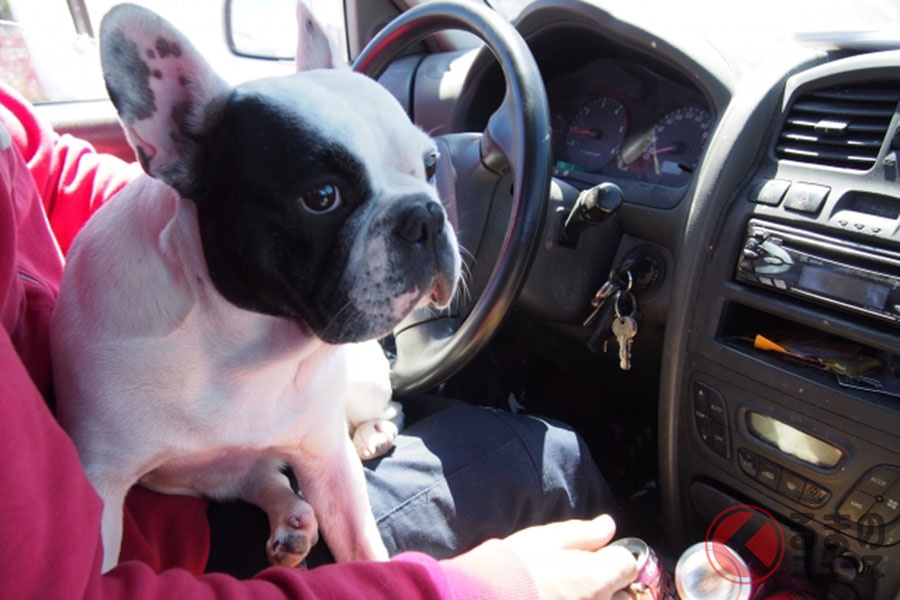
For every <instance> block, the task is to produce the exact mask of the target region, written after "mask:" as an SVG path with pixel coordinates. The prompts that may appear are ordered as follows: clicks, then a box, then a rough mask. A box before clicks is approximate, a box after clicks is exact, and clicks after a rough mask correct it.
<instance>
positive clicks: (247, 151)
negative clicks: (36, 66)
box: [100, 3, 460, 343]
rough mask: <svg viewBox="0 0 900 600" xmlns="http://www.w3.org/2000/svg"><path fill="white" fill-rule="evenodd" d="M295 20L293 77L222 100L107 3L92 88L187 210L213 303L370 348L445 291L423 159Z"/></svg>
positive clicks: (455, 266)
mask: <svg viewBox="0 0 900 600" xmlns="http://www.w3.org/2000/svg"><path fill="white" fill-rule="evenodd" d="M297 13H298V20H299V31H300V42H299V44H298V60H297V64H298V69H299V71H298V72H297V73H295V74H293V75H290V76H286V77H278V78H270V79H262V80H259V81H254V82H250V83H246V84H242V85H238V86H237V87H231V86H229V85H227V84H226V83H225V82H224V81H223V80H222V79H221V78H220V77H219V76H217V75H216V74H215V73H214V72H213V71H212V69H211V68H210V67H209V65H208V64H207V62H206V61H205V60H204V59H203V58H202V57H201V56H200V55H199V54H198V53H197V51H196V49H195V48H194V47H193V46H192V45H191V43H190V42H189V41H188V40H187V39H186V38H185V37H184V36H183V35H182V34H181V33H180V32H179V31H178V30H176V29H175V28H174V27H173V26H172V25H171V24H169V23H168V22H166V21H164V20H163V19H161V18H160V17H159V16H157V15H155V14H154V13H152V12H149V11H147V10H145V9H142V8H139V7H136V6H132V5H121V6H118V7H116V8H114V9H113V10H112V11H110V13H109V14H108V15H107V16H106V17H105V18H104V20H103V23H102V25H101V30H100V49H101V59H102V64H103V72H104V78H105V80H106V86H107V89H108V90H109V94H110V97H111V99H112V101H113V103H114V104H115V106H116V109H117V110H118V112H119V115H120V118H121V120H122V122H123V125H124V127H125V130H126V134H127V135H128V138H129V140H130V142H131V144H132V145H133V146H134V148H135V152H136V154H137V156H138V159H139V160H140V162H141V164H142V165H143V167H144V169H145V171H146V172H147V173H149V174H150V175H151V176H153V177H157V178H159V179H161V180H163V181H165V182H166V183H167V184H169V185H170V186H172V187H173V188H175V189H176V190H177V191H178V192H179V193H180V194H181V195H182V196H183V197H185V198H188V199H190V200H193V201H194V202H195V203H196V205H197V218H198V222H199V228H200V237H201V240H202V245H203V252H204V256H205V259H206V264H207V268H208V270H209V274H210V277H211V279H212V281H213V283H214V284H215V286H216V288H217V289H218V290H219V292H220V293H221V294H222V295H223V296H224V297H225V298H226V299H227V300H228V301H229V302H231V303H233V304H235V305H237V306H240V307H242V308H246V309H249V310H254V311H258V312H262V313H267V314H272V315H276V316H282V317H288V318H291V319H294V320H295V321H297V322H299V323H301V324H302V325H303V326H304V327H307V328H308V329H310V330H311V331H312V333H314V334H315V335H317V336H319V337H320V338H322V339H323V340H325V341H327V342H330V343H343V342H349V341H360V340H364V339H368V338H373V337H379V336H381V335H384V334H386V333H388V332H389V331H390V330H391V329H392V328H393V327H394V326H395V325H396V324H397V323H398V322H399V321H400V320H401V319H402V318H403V317H404V316H406V314H408V313H409V312H410V310H412V309H413V308H414V307H415V306H417V305H421V304H424V303H427V302H429V301H431V302H434V303H435V304H437V305H439V306H445V305H446V304H447V303H449V301H450V299H451V297H452V295H453V293H454V291H455V286H456V281H457V278H458V276H459V268H460V261H459V253H458V250H457V246H456V238H455V236H454V233H453V231H452V228H451V226H450V224H449V223H448V222H447V219H446V214H445V212H444V209H443V207H442V205H441V203H440V202H439V200H438V198H437V194H436V191H435V188H434V183H433V175H434V170H435V164H436V161H437V159H438V157H437V151H436V148H435V145H434V142H433V141H432V140H431V139H430V138H429V137H428V136H427V135H425V134H424V133H423V132H422V131H421V130H420V129H418V128H417V127H416V126H415V125H413V124H412V123H411V122H410V120H409V118H408V117H407V115H406V114H405V112H404V111H403V109H402V108H401V106H400V105H399V103H398V102H397V101H396V100H395V99H394V98H393V96H391V95H390V94H389V93H388V92H387V91H386V90H385V89H384V88H382V87H381V86H380V85H379V84H378V83H376V82H374V81H372V80H371V79H369V78H367V77H364V76H362V75H359V74H357V73H353V72H352V71H350V70H349V69H348V68H347V67H346V65H340V59H339V58H337V57H336V56H335V55H334V52H333V50H332V46H331V44H330V43H329V41H328V38H327V36H326V35H325V33H324V31H323V30H322V28H321V27H320V26H319V24H318V23H317V22H316V21H315V20H314V19H313V17H312V16H311V15H310V14H309V12H308V11H307V10H306V9H305V8H304V7H303V5H302V3H298V9H297ZM331 67H335V68H331Z"/></svg>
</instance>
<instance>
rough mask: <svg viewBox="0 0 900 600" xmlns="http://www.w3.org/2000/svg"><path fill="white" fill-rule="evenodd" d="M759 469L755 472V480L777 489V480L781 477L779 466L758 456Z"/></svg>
mask: <svg viewBox="0 0 900 600" xmlns="http://www.w3.org/2000/svg"><path fill="white" fill-rule="evenodd" d="M758 464H759V470H758V471H757V473H756V480H757V481H759V482H760V483H762V484H763V485H764V486H766V487H768V488H772V489H773V490H777V489H778V482H779V480H780V479H781V467H779V466H778V465H776V464H775V463H773V462H770V461H768V460H766V459H764V458H762V457H760V458H759V462H758Z"/></svg>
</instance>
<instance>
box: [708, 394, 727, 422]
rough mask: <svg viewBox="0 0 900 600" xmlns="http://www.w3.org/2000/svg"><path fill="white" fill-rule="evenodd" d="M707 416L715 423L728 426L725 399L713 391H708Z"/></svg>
mask: <svg viewBox="0 0 900 600" xmlns="http://www.w3.org/2000/svg"><path fill="white" fill-rule="evenodd" d="M709 416H710V418H711V419H712V420H713V421H715V422H716V423H721V424H722V425H725V426H726V427H727V426H728V417H727V416H726V414H725V398H723V397H722V394H720V393H719V392H717V391H715V390H709Z"/></svg>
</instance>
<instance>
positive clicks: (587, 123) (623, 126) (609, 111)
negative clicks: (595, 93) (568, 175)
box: [565, 96, 628, 172]
mask: <svg viewBox="0 0 900 600" xmlns="http://www.w3.org/2000/svg"><path fill="white" fill-rule="evenodd" d="M627 127H628V117H627V115H626V112H625V105H624V104H623V103H622V101H621V100H617V99H616V98H612V97H609V96H600V97H597V98H593V99H592V100H591V101H590V102H588V103H587V104H585V105H584V106H583V107H582V108H581V109H580V110H579V111H578V113H577V114H576V115H575V117H574V118H573V119H572V122H571V123H570V124H569V129H568V131H567V132H566V138H565V139H566V159H567V160H568V162H569V163H571V164H572V165H573V166H574V167H575V168H576V169H580V170H584V171H591V172H593V171H599V170H600V169H601V168H603V167H604V166H605V165H606V163H608V162H609V161H610V160H612V159H613V158H615V156H616V151H617V150H618V149H619V146H621V145H622V141H623V140H624V139H625V132H626V130H627Z"/></svg>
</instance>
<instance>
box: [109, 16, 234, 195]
mask: <svg viewBox="0 0 900 600" xmlns="http://www.w3.org/2000/svg"><path fill="white" fill-rule="evenodd" d="M100 60H101V64H102V67H103V78H104V80H105V81H106V89H107V91H108V92H109V96H110V98H111V99H112V101H113V104H115V106H116V110H117V111H118V112H119V117H120V118H121V120H122V123H123V125H124V127H125V132H126V134H127V136H128V140H129V142H130V143H131V145H132V146H133V147H134V150H135V152H136V154H137V157H138V160H140V162H141V165H143V167H144V170H145V171H147V173H149V174H150V175H152V176H154V177H157V178H159V179H162V180H163V181H165V182H166V183H168V184H169V185H171V186H172V187H174V188H175V189H176V190H178V191H179V192H181V194H182V195H185V196H187V195H189V191H190V190H191V188H192V185H193V181H192V173H193V172H194V162H195V160H196V158H197V156H196V155H197V150H198V145H199V142H200V140H201V138H202V136H203V134H204V132H205V129H206V128H207V127H208V126H209V119H210V117H209V113H210V107H212V106H215V105H216V104H217V103H218V102H217V101H218V100H221V99H223V98H225V97H226V95H227V94H228V92H229V91H230V87H229V86H228V85H227V84H226V83H225V82H224V81H223V80H222V79H221V78H220V77H219V76H218V75H216V73H215V72H213V70H212V68H211V67H210V66H209V64H208V63H207V62H206V60H205V59H204V58H203V57H202V56H200V54H199V53H198V52H197V50H196V49H195V48H194V46H193V45H192V44H191V43H190V42H189V41H188V40H187V38H185V37H184V35H183V34H182V33H181V32H179V31H178V30H177V29H175V27H173V26H172V25H171V24H170V23H169V22H168V21H166V20H164V19H163V18H161V17H160V16H159V15H157V14H155V13H153V12H151V11H149V10H147V9H144V8H141V7H139V6H135V5H130V4H122V5H119V6H116V7H114V8H113V9H112V10H111V11H110V12H109V13H107V15H106V16H105V17H104V18H103V22H102V23H101V24H100Z"/></svg>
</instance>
